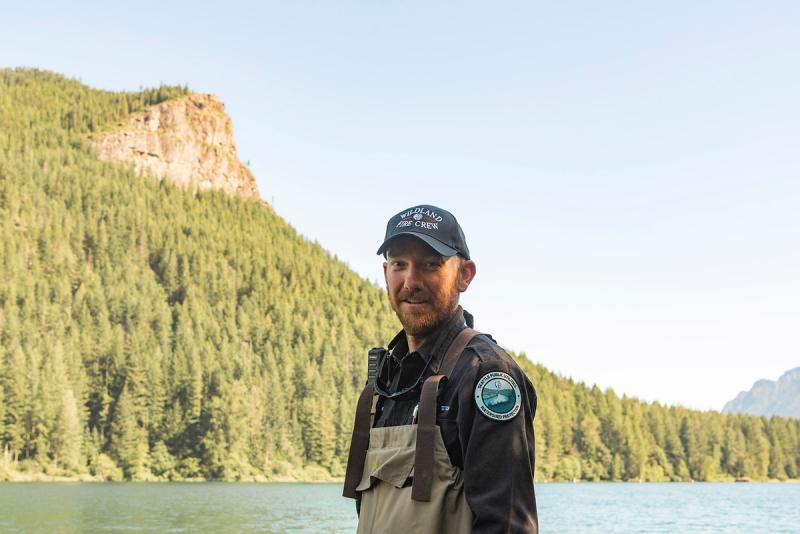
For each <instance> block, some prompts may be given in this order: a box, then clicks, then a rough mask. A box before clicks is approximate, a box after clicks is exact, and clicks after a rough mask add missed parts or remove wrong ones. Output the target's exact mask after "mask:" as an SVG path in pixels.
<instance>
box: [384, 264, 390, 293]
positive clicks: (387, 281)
mask: <svg viewBox="0 0 800 534" xmlns="http://www.w3.org/2000/svg"><path fill="white" fill-rule="evenodd" d="M387 265H389V262H387V261H385V262H383V281H384V282H386V287H389V278H388V277H387V276H386V267H387Z"/></svg>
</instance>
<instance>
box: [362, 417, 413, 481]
mask: <svg viewBox="0 0 800 534" xmlns="http://www.w3.org/2000/svg"><path fill="white" fill-rule="evenodd" d="M416 430H417V425H403V426H389V427H381V428H373V429H371V430H370V433H369V449H368V450H367V458H366V461H365V462H364V472H363V474H362V476H361V481H360V482H359V484H358V486H357V487H356V491H365V490H368V489H369V488H370V487H372V486H373V485H375V484H376V483H378V482H379V481H383V482H386V483H388V484H391V485H392V486H394V487H396V488H402V487H405V486H406V485H407V482H408V480H409V478H411V477H412V476H413V474H414V453H415V446H416V436H417V432H416Z"/></svg>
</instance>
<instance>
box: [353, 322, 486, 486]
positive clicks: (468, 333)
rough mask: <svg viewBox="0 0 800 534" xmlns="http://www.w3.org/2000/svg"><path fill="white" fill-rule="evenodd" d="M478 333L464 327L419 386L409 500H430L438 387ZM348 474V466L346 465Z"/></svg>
mask: <svg viewBox="0 0 800 534" xmlns="http://www.w3.org/2000/svg"><path fill="white" fill-rule="evenodd" d="M477 335H478V332H476V331H475V330H473V329H471V328H465V329H464V330H462V331H461V332H459V333H458V335H457V336H456V338H455V339H454V340H453V342H452V343H450V346H449V347H448V348H447V353H445V355H444V358H443V359H442V364H441V365H440V366H439V374H436V375H434V376H432V377H430V378H428V379H427V380H425V383H424V384H423V385H422V395H420V400H419V419H417V448H416V451H415V452H414V480H413V482H412V484H411V498H412V499H413V500H415V501H430V500H431V484H432V483H433V449H434V444H435V443H436V432H438V431H439V428H438V427H437V426H436V400H437V397H438V396H439V384H440V383H441V382H442V381H443V380H447V377H448V376H449V375H450V373H451V372H452V371H453V367H455V365H456V362H457V361H458V357H459V356H461V353H462V352H464V348H465V347H466V346H467V343H469V342H470V340H471V339H472V338H473V337H475V336H477ZM347 467H348V471H349V468H350V466H349V464H348V466H347Z"/></svg>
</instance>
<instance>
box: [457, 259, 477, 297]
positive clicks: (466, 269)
mask: <svg viewBox="0 0 800 534" xmlns="http://www.w3.org/2000/svg"><path fill="white" fill-rule="evenodd" d="M476 270H477V268H476V266H475V262H474V261H472V260H464V261H462V262H461V266H460V267H459V269H458V291H459V293H463V292H464V291H466V290H467V288H468V287H469V284H470V282H472V279H473V278H475V271H476Z"/></svg>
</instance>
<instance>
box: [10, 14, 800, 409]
mask: <svg viewBox="0 0 800 534" xmlns="http://www.w3.org/2000/svg"><path fill="white" fill-rule="evenodd" d="M21 4H22V3H17V5H14V6H10V7H5V8H4V12H3V15H2V32H0V66H7V67H10V66H35V67H39V68H44V69H50V70H54V71H58V72H61V73H63V74H66V75H68V76H72V77H76V78H80V79H81V80H83V81H84V82H85V83H87V84H89V85H91V86H94V87H100V88H105V89H115V90H123V89H137V88H138V87H140V86H145V87H146V86H153V85H157V84H158V83H159V82H165V83H180V84H183V83H186V84H188V85H189V86H190V87H191V88H192V89H194V90H196V91H199V92H208V93H214V94H216V95H218V96H219V97H220V98H222V100H223V101H224V102H225V103H226V107H227V109H228V111H229V113H230V115H231V117H232V118H233V122H234V128H235V134H236V139H237V143H238V146H239V152H240V157H241V159H242V160H244V161H249V162H250V164H251V167H252V169H253V171H254V172H255V175H256V177H257V180H258V185H259V189H260V191H261V194H262V196H263V197H264V198H265V199H266V200H268V201H270V202H273V203H274V205H275V208H276V210H277V212H278V213H279V214H281V215H282V216H284V217H285V218H286V219H287V220H289V221H290V222H291V223H292V224H293V225H294V226H295V227H296V228H297V229H298V230H299V231H300V232H301V233H303V234H304V235H306V236H308V237H309V238H312V239H316V240H318V241H319V242H320V243H322V245H323V246H325V247H326V248H327V249H329V250H331V251H332V252H334V253H336V254H337V255H338V256H339V257H340V258H342V259H344V260H345V261H347V262H348V263H349V264H350V265H351V266H352V267H353V268H354V269H355V270H357V271H358V272H359V273H361V274H363V275H364V276H366V277H368V278H370V279H372V280H377V279H379V278H380V277H381V269H380V259H379V258H378V257H377V256H374V254H373V253H374V251H375V249H376V248H377V245H378V244H379V243H380V241H381V239H382V233H383V229H384V225H385V221H386V219H387V218H388V217H389V216H390V215H392V214H393V213H395V212H397V211H399V210H401V209H403V208H405V207H408V206H410V205H413V204H416V203H423V202H424V203H432V204H436V205H439V206H441V207H444V208H447V209H449V210H451V211H452V212H454V213H455V215H456V216H457V217H458V218H459V220H460V221H461V223H462V225H463V227H464V230H465V232H466V235H467V239H468V243H469V246H470V249H471V250H472V252H473V256H474V258H475V260H476V261H477V264H478V276H477V278H476V280H475V282H474V284H473V286H472V287H471V288H470V289H469V291H468V292H467V293H466V294H465V295H464V298H463V303H464V305H465V306H466V307H467V309H469V310H470V311H472V312H473V313H474V314H475V316H476V319H477V326H478V328H480V329H483V330H485V331H487V332H491V333H492V334H494V336H495V337H496V338H497V339H498V340H499V341H500V342H501V343H502V344H504V345H506V346H508V347H510V348H512V349H514V350H517V351H524V352H526V353H527V354H528V355H529V356H530V357H531V358H532V359H533V360H535V361H538V362H541V363H543V364H545V365H546V366H547V367H549V368H550V369H553V370H555V371H558V372H561V373H563V374H566V375H570V376H572V377H574V378H576V379H579V380H583V381H586V382H588V383H597V384H598V385H600V386H601V387H608V386H612V387H614V389H615V390H616V391H617V392H619V393H627V394H629V395H634V396H638V397H640V398H643V399H646V400H660V401H663V402H668V403H680V404H683V405H687V406H690V407H696V408H703V409H719V408H721V407H722V405H723V404H724V403H725V401H727V400H729V399H731V398H733V397H734V396H735V395H736V394H737V393H738V392H739V391H740V390H742V389H746V388H749V387H750V386H751V384H752V382H753V381H755V380H756V379H758V378H771V379H776V378H777V377H778V376H779V375H780V374H781V373H782V372H783V371H785V370H787V369H789V368H791V367H795V366H798V365H800V280H799V279H798V274H797V273H800V212H799V208H800V151H798V141H799V140H800V135H799V134H800V70H798V65H800V32H798V28H799V27H800V3H797V2H789V1H787V2H774V1H768V2H735V1H710V2H696V1H693V2H688V1H687V2H659V3H656V2H611V1H608V2H557V3H547V4H545V3H541V2H539V3H535V2H520V3H515V2H494V3H488V2H439V3H433V2H402V3H400V2H366V1H365V2H327V3H323V2H298V1H294V2H282V3H264V2H260V3H241V2H225V3H220V2H215V3H207V4H204V3H203V2H197V1H194V2H187V3H183V4H180V3H177V2H151V3H148V2H138V3H136V4H133V5H127V6H122V5H116V4H115V3H112V2H93V3H92V2H80V3H54V4H52V5H51V6H50V7H47V4H46V3H38V5H37V6H36V7H32V6H26V5H21ZM376 341H379V340H376Z"/></svg>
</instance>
